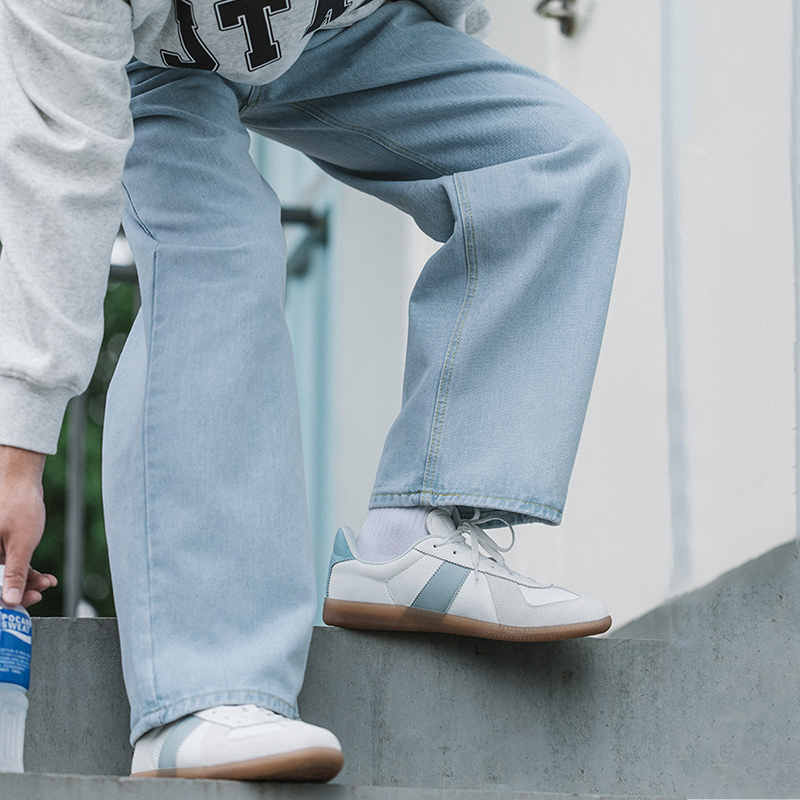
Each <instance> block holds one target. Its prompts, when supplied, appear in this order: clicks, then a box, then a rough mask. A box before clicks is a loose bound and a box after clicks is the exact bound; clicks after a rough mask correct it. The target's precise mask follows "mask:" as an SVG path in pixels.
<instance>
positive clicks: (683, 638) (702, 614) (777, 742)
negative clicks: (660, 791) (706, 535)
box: [616, 541, 800, 798]
mask: <svg viewBox="0 0 800 800" xmlns="http://www.w3.org/2000/svg"><path fill="white" fill-rule="evenodd" d="M616 635H619V636H626V637H629V636H661V637H665V638H666V637H669V638H671V639H672V640H673V641H674V642H675V646H676V653H677V656H676V657H677V658H678V659H679V661H680V662H681V663H683V664H684V666H683V667H682V668H681V669H680V676H681V680H680V687H676V691H677V690H678V688H679V689H680V692H679V693H678V694H677V695H676V700H677V702H676V704H675V708H674V719H675V726H676V730H678V731H680V732H681V735H680V737H679V739H678V746H677V749H676V767H675V769H676V773H677V774H678V776H679V778H678V781H677V787H676V789H677V791H680V792H681V793H682V794H688V795H689V796H690V797H719V798H724V797H757V798H762V797H773V798H778V797H784V798H798V797H800V759H798V748H799V747H800V691H798V684H797V665H798V664H799V663H800V561H798V553H797V544H796V542H794V541H791V542H789V543H787V544H785V545H782V546H780V547H777V548H775V549H774V550H772V551H770V552H768V553H766V554H765V555H763V556H761V557H760V558H757V559H755V560H753V561H750V562H748V563H747V564H744V565H742V566H741V567H739V568H738V569H735V570H732V571H731V572H728V573H726V574H725V575H723V576H721V577H720V578H718V579H717V580H715V581H714V582H713V583H711V584H709V585H708V586H705V587H703V588H701V589H697V590H696V591H693V592H690V593H688V594H685V595H683V596H681V597H677V598H675V599H674V600H672V601H671V602H669V603H667V604H665V605H663V606H661V607H660V608H657V609H656V610H655V611H652V612H651V613H649V614H647V615H645V616H644V617H641V618H640V619H638V620H636V621H634V622H632V623H630V624H629V625H626V626H625V627H623V628H621V629H620V630H619V631H618V632H617V634H616ZM626 641H630V640H629V639H626Z"/></svg>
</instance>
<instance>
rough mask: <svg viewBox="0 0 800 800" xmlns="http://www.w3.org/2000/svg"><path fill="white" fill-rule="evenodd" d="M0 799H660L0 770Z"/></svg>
mask: <svg viewBox="0 0 800 800" xmlns="http://www.w3.org/2000/svg"><path fill="white" fill-rule="evenodd" d="M0 797H2V798H3V800H6V798H8V799H9V800H11V798H13V800H43V798H45V799H46V800H498V798H499V797H504V798H508V800H665V798H644V797H642V796H639V797H633V796H626V798H625V799H623V798H622V797H621V796H620V795H615V796H612V795H575V794H543V793H540V792H502V793H500V792H497V791H493V790H490V789H483V790H481V789H478V790H469V789H402V788H398V787H377V786H337V785H331V784H328V785H327V786H319V785H314V784H296V785H293V784H285V783H284V784H264V783H236V782H233V781H187V780H171V779H162V780H153V779H138V780H134V779H132V778H108V777H84V776H75V775H71V776H70V775H3V774H0Z"/></svg>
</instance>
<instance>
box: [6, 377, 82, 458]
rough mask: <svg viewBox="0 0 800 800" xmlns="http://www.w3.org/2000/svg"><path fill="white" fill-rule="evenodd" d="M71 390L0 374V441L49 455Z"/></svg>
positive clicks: (55, 446)
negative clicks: (40, 384) (44, 385)
mask: <svg viewBox="0 0 800 800" xmlns="http://www.w3.org/2000/svg"><path fill="white" fill-rule="evenodd" d="M74 394H75V391H74V389H70V388H68V387H65V386H55V387H42V386H37V385H36V384H33V383H30V382H29V381H26V380H24V379H21V378H16V377H13V376H9V375H3V374H0V444H5V445H11V446H12V447H19V448H22V449H23V450H33V451H34V452H37V453H48V454H49V455H53V454H54V453H55V452H56V450H57V449H58V435H59V433H60V432H61V424H62V422H63V420H64V412H65V410H66V407H67V403H68V402H69V400H70V398H71V397H72V396H73V395H74Z"/></svg>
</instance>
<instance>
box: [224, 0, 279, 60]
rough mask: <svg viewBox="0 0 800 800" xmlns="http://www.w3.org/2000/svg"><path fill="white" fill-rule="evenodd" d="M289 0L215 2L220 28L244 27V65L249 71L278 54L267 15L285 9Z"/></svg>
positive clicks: (277, 47) (231, 0)
mask: <svg viewBox="0 0 800 800" xmlns="http://www.w3.org/2000/svg"><path fill="white" fill-rule="evenodd" d="M290 7H291V3H290V0H221V2H219V3H215V5H214V8H215V9H216V10H217V21H218V23H219V27H220V30H223V31H228V30H231V29H232V28H238V27H239V26H243V27H244V33H245V36H246V37H247V46H248V48H249V49H248V51H247V68H248V69H249V70H250V71H251V72H253V71H254V70H257V69H259V68H260V67H263V66H264V65H265V64H271V63H272V62H273V61H277V60H278V59H279V58H280V57H281V46H280V43H279V42H276V41H275V39H274V37H273V35H272V23H271V22H270V19H269V18H270V17H271V16H272V15H273V14H279V13H280V12H281V11H288V10H289V8H290Z"/></svg>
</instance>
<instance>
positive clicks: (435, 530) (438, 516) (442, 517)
mask: <svg viewBox="0 0 800 800" xmlns="http://www.w3.org/2000/svg"><path fill="white" fill-rule="evenodd" d="M425 527H426V528H427V529H428V533H429V534H430V535H431V536H441V537H445V536H449V535H450V534H451V533H452V532H453V531H454V530H455V529H456V523H455V522H453V518H452V517H451V516H450V515H449V514H448V513H447V512H446V511H445V510H444V509H443V508H435V509H434V510H433V511H431V513H430V514H428V516H427V517H426V519H425Z"/></svg>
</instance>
